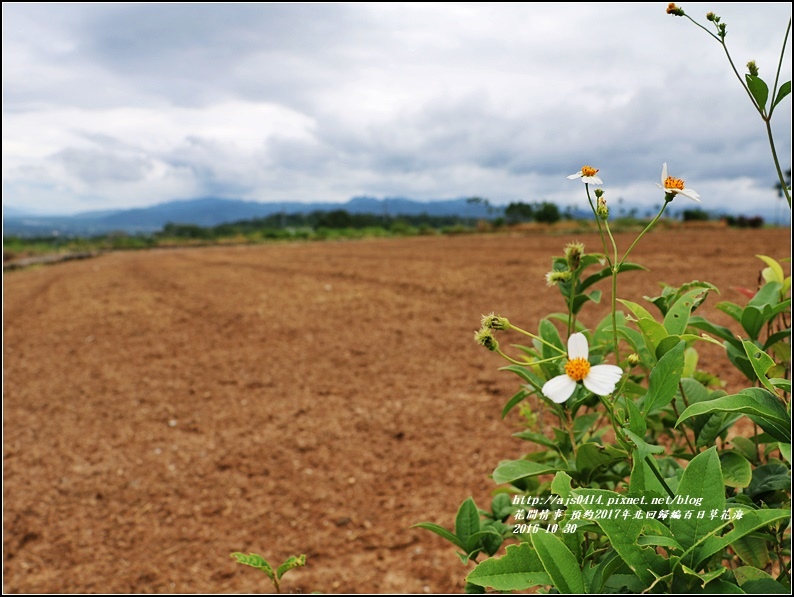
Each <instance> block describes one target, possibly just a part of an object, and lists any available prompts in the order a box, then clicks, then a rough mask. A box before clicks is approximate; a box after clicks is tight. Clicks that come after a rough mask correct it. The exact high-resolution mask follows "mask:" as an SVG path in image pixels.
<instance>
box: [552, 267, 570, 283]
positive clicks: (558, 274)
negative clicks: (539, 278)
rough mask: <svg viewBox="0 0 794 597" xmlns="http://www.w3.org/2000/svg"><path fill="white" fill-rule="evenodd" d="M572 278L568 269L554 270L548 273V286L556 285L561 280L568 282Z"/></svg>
mask: <svg viewBox="0 0 794 597" xmlns="http://www.w3.org/2000/svg"><path fill="white" fill-rule="evenodd" d="M570 279H571V272H570V271H568V270H554V271H550V272H548V273H547V274H546V286H556V285H557V284H559V283H560V282H567V281H568V280H570Z"/></svg>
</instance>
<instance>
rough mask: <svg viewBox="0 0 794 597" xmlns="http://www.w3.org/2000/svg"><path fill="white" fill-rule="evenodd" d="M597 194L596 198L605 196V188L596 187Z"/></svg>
mask: <svg viewBox="0 0 794 597" xmlns="http://www.w3.org/2000/svg"><path fill="white" fill-rule="evenodd" d="M595 196H596V199H598V198H599V197H603V196H604V189H596V190H595Z"/></svg>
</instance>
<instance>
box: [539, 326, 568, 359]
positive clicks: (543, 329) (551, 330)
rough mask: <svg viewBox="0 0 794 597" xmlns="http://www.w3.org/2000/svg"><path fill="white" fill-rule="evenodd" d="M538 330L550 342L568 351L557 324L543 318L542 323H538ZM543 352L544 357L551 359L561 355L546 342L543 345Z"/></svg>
mask: <svg viewBox="0 0 794 597" xmlns="http://www.w3.org/2000/svg"><path fill="white" fill-rule="evenodd" d="M538 332H539V335H540V337H541V338H543V339H544V340H545V341H546V342H548V343H549V344H552V345H554V346H556V347H557V348H559V349H561V350H562V351H563V352H567V349H566V347H565V345H564V344H563V342H562V339H561V338H560V332H559V331H557V326H555V325H554V324H553V323H552V322H550V321H549V320H548V319H541V320H540V324H539V325H538ZM541 353H542V355H543V358H544V359H550V358H552V357H557V356H560V354H562V353H560V352H559V351H556V350H554V349H553V348H551V347H550V346H547V345H546V344H543V345H542V348H541Z"/></svg>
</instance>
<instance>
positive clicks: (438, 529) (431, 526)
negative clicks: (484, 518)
mask: <svg viewBox="0 0 794 597" xmlns="http://www.w3.org/2000/svg"><path fill="white" fill-rule="evenodd" d="M414 527H419V528H420V529H425V530H426V531H431V532H433V533H435V534H436V535H439V536H440V537H443V538H444V539H446V540H447V541H449V542H450V543H452V544H453V545H456V546H457V547H459V548H461V549H463V550H465V549H466V547H465V546H464V545H463V543H462V542H461V540H460V539H458V538H457V537H456V536H455V535H454V534H453V533H450V532H449V531H448V530H447V529H445V528H444V527H442V526H439V525H437V524H435V523H432V522H419V523H417V524H415V525H412V526H411V528H414Z"/></svg>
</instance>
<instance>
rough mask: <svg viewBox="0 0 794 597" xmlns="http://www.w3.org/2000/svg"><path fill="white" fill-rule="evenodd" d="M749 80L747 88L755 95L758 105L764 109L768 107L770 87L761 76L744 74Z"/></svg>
mask: <svg viewBox="0 0 794 597" xmlns="http://www.w3.org/2000/svg"><path fill="white" fill-rule="evenodd" d="M744 78H745V80H746V81H747V88H748V89H749V90H750V93H751V94H752V96H753V99H754V100H755V101H756V103H757V104H758V107H759V108H761V109H762V110H764V109H765V108H766V100H767V99H768V98H769V87H767V85H766V83H765V82H764V80H763V79H762V78H761V77H757V76H755V75H750V74H746V75H744Z"/></svg>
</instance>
